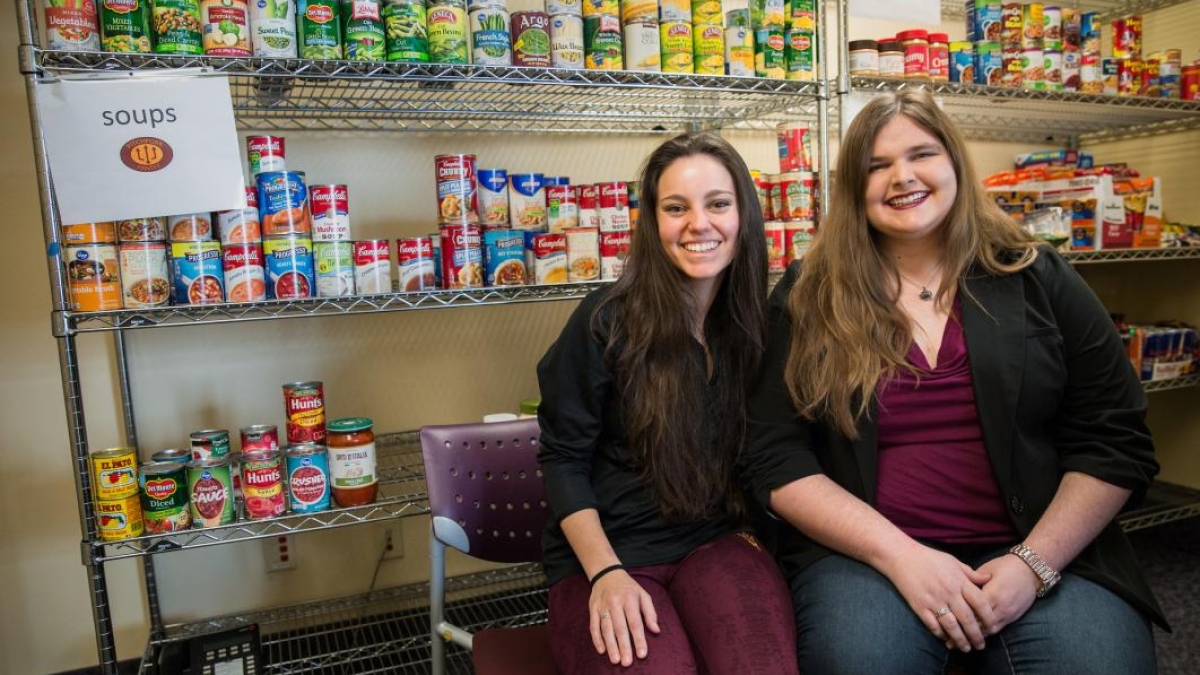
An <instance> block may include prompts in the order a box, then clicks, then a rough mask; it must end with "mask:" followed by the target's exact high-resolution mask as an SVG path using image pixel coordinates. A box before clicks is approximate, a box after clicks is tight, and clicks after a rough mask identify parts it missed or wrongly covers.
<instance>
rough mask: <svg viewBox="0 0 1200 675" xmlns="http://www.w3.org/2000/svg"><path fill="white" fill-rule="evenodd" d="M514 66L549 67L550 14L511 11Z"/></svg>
mask: <svg viewBox="0 0 1200 675" xmlns="http://www.w3.org/2000/svg"><path fill="white" fill-rule="evenodd" d="M512 44H513V51H512V63H513V65H514V66H531V67H535V68H549V67H550V16H549V15H547V14H546V13H545V12H538V11H529V12H513V13H512Z"/></svg>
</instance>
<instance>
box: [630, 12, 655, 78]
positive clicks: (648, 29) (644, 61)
mask: <svg viewBox="0 0 1200 675" xmlns="http://www.w3.org/2000/svg"><path fill="white" fill-rule="evenodd" d="M622 32H623V33H624V35H625V63H627V64H629V65H628V69H629V70H638V71H642V72H650V73H657V72H660V71H661V70H662V55H661V51H662V48H661V46H660V45H661V42H660V40H659V32H658V19H643V20H638V21H632V22H628V23H626V24H625V25H624V27H623V28H622Z"/></svg>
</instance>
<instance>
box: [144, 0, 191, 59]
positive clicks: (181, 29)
mask: <svg viewBox="0 0 1200 675" xmlns="http://www.w3.org/2000/svg"><path fill="white" fill-rule="evenodd" d="M151 6H152V7H153V8H154V16H153V19H152V20H151V21H152V23H153V29H154V51H156V52H158V53H159V54H200V53H202V52H203V51H204V43H203V41H202V39H201V32H200V31H201V25H200V0H155V2H153V3H152V4H151Z"/></svg>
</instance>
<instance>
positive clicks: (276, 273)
mask: <svg viewBox="0 0 1200 675" xmlns="http://www.w3.org/2000/svg"><path fill="white" fill-rule="evenodd" d="M263 256H264V257H265V258H266V265H265V267H266V272H267V279H266V281H267V299H287V300H297V299H302V298H311V297H312V296H313V289H314V288H316V272H315V270H314V269H313V256H312V240H311V239H309V238H308V237H305V236H300V235H294V234H285V235H282V236H279V237H267V238H266V239H265V240H264V241H263Z"/></svg>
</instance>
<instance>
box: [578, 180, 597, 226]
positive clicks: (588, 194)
mask: <svg viewBox="0 0 1200 675" xmlns="http://www.w3.org/2000/svg"><path fill="white" fill-rule="evenodd" d="M574 187H575V199H576V200H577V201H578V202H579V225H580V227H600V188H599V186H596V185H576V186H574Z"/></svg>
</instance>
